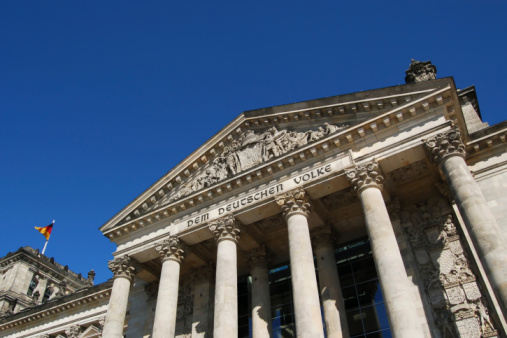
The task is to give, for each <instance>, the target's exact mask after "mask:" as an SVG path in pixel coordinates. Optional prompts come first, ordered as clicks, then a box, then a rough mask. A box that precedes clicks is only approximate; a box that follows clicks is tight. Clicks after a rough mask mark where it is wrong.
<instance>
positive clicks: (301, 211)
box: [275, 188, 310, 219]
mask: <svg viewBox="0 0 507 338" xmlns="http://www.w3.org/2000/svg"><path fill="white" fill-rule="evenodd" d="M275 200H276V203H277V204H278V205H279V206H280V207H281V209H282V212H283V217H285V219H288V218H289V217H291V216H292V215H303V216H305V217H308V215H309V214H310V203H308V198H307V196H306V193H305V191H304V189H303V188H298V189H295V190H292V191H289V192H287V193H285V194H283V195H281V196H277V197H275Z"/></svg>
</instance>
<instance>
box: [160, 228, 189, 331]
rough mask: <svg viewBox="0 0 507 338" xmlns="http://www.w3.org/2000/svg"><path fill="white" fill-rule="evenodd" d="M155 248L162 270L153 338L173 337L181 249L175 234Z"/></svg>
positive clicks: (181, 258) (181, 255) (181, 257)
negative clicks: (159, 257)
mask: <svg viewBox="0 0 507 338" xmlns="http://www.w3.org/2000/svg"><path fill="white" fill-rule="evenodd" d="M155 249H156V250H157V251H158V252H159V253H160V255H161V259H162V272H161V274H160V282H159V288H158V296H157V307H156V310H155V320H154V322H153V336H152V337H153V338H171V337H174V333H175V330H176V311H177V309H178V288H179V280H180V264H181V261H182V260H183V253H184V251H183V249H182V247H181V245H180V241H179V239H178V238H177V237H176V236H171V237H169V238H168V239H167V240H165V241H164V242H163V243H160V244H157V245H156V246H155Z"/></svg>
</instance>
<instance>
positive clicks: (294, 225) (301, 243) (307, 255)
mask: <svg viewBox="0 0 507 338" xmlns="http://www.w3.org/2000/svg"><path fill="white" fill-rule="evenodd" d="M276 201H277V203H278V205H280V206H281V208H282V211H283V214H284V217H285V219H286V221H287V227H288V232H289V254H290V266H291V279H292V294H293V297H292V298H293V303H294V312H295V317H296V332H297V336H298V337H312V338H313V337H324V328H323V326H322V316H321V313H320V303H319V291H318V288H317V277H316V276H315V265H314V263H313V252H312V244H311V240H310V231H309V229H308V219H307V217H308V214H309V204H308V201H307V198H306V196H305V192H304V191H303V190H302V189H298V190H295V191H291V192H289V193H286V194H284V195H282V196H279V197H277V199H276Z"/></svg>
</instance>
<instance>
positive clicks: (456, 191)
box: [103, 130, 507, 338]
mask: <svg viewBox="0 0 507 338" xmlns="http://www.w3.org/2000/svg"><path fill="white" fill-rule="evenodd" d="M424 144H425V147H426V149H427V151H428V154H429V155H430V158H431V160H432V161H434V162H435V163H436V164H437V165H438V166H439V168H440V169H441V171H442V172H443V174H444V176H445V179H446V181H447V182H448V184H449V186H450V189H451V192H452V194H453V197H454V199H455V200H456V203H457V205H458V208H459V210H460V212H461V214H462V216H463V219H464V220H465V223H466V226H467V227H468V230H469V231H470V233H471V235H472V238H473V240H474V244H475V245H476V248H477V249H478V251H479V256H480V258H481V261H482V263H483V264H484V265H485V267H486V271H487V272H488V274H489V276H491V279H492V284H493V287H494V288H495V291H496V292H497V294H498V295H499V298H500V299H501V300H502V301H503V302H504V304H507V264H505V262H506V261H507V250H506V249H505V246H504V242H503V241H502V235H501V233H500V230H499V227H498V224H497V223H496V220H495V219H494V217H493V215H492V214H491V211H490V210H489V208H488V207H487V204H486V201H485V199H484V196H483V195H482V193H481V192H480V189H479V187H478V185H477V183H476V182H475V180H474V179H473V177H472V175H471V173H470V171H469V169H468V166H467V165H466V162H465V160H464V146H463V143H462V142H461V139H460V136H459V132H458V131H457V130H451V131H450V132H447V133H443V134H439V135H437V136H436V137H434V138H433V139H430V140H425V141H424ZM345 174H346V177H347V179H348V180H349V182H350V184H351V185H352V187H353V189H354V190H355V191H356V193H357V195H358V197H359V199H360V202H361V205H362V209H363V213H364V220H365V224H366V228H367V231H368V235H369V238H370V242H371V246H372V252H373V258H374V261H375V265H376V268H377V272H378V277H379V281H380V285H381V289H382V293H383V297H384V302H385V307H386V310H387V315H388V319H389V323H390V327H391V332H392V334H393V336H394V337H411V338H417V337H422V336H423V334H422V332H421V330H420V329H419V324H418V318H417V314H416V312H415V308H414V307H413V300H412V294H411V291H410V285H409V282H408V278H407V275H406V271H405V267H404V264H403V260H402V257H401V254H400V251H399V248H398V245H397V242H396V237H395V234H394V230H393V227H392V224H391V221H390V218H389V215H388V212H387V208H386V205H385V202H384V199H383V196H382V182H383V176H382V174H381V172H380V168H379V165H378V163H376V162H370V163H366V164H362V165H357V166H355V167H354V168H351V169H349V170H346V172H345ZM276 202H277V204H278V205H279V206H280V207H281V210H282V212H283V216H284V218H285V220H286V222H287V228H288V235H289V254H290V263H291V278H292V290H293V302H294V312H295V320H296V331H297V336H298V337H324V330H323V325H322V318H321V305H320V302H319V292H320V295H321V299H322V309H323V312H324V319H325V325H326V331H327V336H328V337H347V336H348V328H347V320H346V317H345V311H344V305H343V297H342V295H341V289H340V283H339V279H338V273H337V269H336V261H335V258H334V248H333V246H332V242H331V240H330V235H331V234H330V229H329V228H327V229H326V228H323V229H320V230H319V231H317V232H316V233H315V234H314V236H313V241H314V248H315V255H316V256H317V265H318V273H319V282H320V290H319V287H318V286H317V278H316V275H315V266H314V251H312V238H311V237H310V232H309V227H308V215H309V210H310V209H309V203H308V199H307V196H306V195H305V192H304V190H303V189H297V190H294V191H291V192H288V193H286V194H284V195H282V196H278V197H276ZM209 229H210V230H211V231H212V232H213V234H214V236H215V239H216V241H217V262H216V287H215V309H214V332H213V333H214V337H237V334H238V313H237V310H238V298H237V248H236V246H237V242H238V240H239V235H240V230H239V228H238V226H237V224H236V221H235V219H234V217H233V216H232V215H230V216H227V217H225V218H222V219H219V220H217V221H214V222H212V223H211V224H209ZM157 250H158V251H159V252H160V253H161V255H162V260H163V264H162V273H161V278H160V289H159V294H158V298H157V307H156V312H155V322H154V327H153V337H154V338H160V337H173V336H174V331H175V326H176V309H177V295H178V284H179V270H180V263H181V261H182V259H183V248H182V246H181V244H180V243H179V240H178V238H176V237H175V236H173V237H171V238H169V239H168V240H166V241H164V243H162V244H159V245H157ZM251 257H252V258H251V259H250V264H251V265H250V266H251V275H252V325H253V335H254V337H256V338H257V337H270V336H271V317H270V311H271V306H270V301H269V276H268V273H269V269H268V266H267V264H268V262H267V259H266V254H265V252H263V251H262V249H259V250H257V251H256V252H254V253H253V255H252V256H251ZM131 263H132V262H131V261H130V259H129V258H128V257H127V256H124V257H122V258H118V259H116V260H114V261H111V262H110V265H109V266H110V268H111V270H112V271H113V273H114V276H115V277H114V278H115V279H114V284H113V290H112V294H111V301H110V303H109V307H108V313H107V317H106V322H105V326H104V334H103V336H104V337H114V338H116V337H118V338H119V337H121V336H122V331H123V324H124V320H125V313H126V308H127V299H128V293H129V288H130V284H131V281H132V278H133V274H134V272H135V266H134V265H132V264H131Z"/></svg>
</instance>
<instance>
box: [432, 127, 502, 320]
mask: <svg viewBox="0 0 507 338" xmlns="http://www.w3.org/2000/svg"><path fill="white" fill-rule="evenodd" d="M424 146H425V148H426V151H427V153H428V156H429V157H430V160H431V161H432V162H433V163H435V164H436V165H438V168H439V169H440V170H441V172H442V174H443V175H444V177H445V180H446V182H447V184H448V185H449V189H450V191H451V194H452V197H453V198H454V200H455V202H456V205H457V206H458V209H459V211H460V214H461V216H462V217H463V220H464V222H465V225H466V227H467V229H468V232H469V233H470V236H471V238H472V241H473V243H474V246H475V249H476V250H477V253H478V255H479V258H480V260H481V262H482V264H483V265H484V268H485V269H486V274H487V275H488V277H489V279H490V281H491V284H492V286H493V288H494V290H495V293H496V294H497V296H498V298H499V300H500V303H502V304H503V309H504V311H507V245H506V244H505V239H504V238H503V235H502V232H501V230H500V227H499V226H498V223H497V222H496V219H495V217H494V216H493V213H492V212H491V210H490V209H489V207H488V204H487V202H486V199H485V198H484V195H483V194H482V192H481V189H480V188H479V185H478V184H477V182H476V181H475V179H474V177H473V176H472V173H471V172H470V170H469V169H468V165H467V164H466V162H465V155H466V154H465V146H464V144H463V142H462V140H461V136H460V132H459V129H458V128H454V129H451V130H449V131H447V132H445V133H441V134H438V135H436V136H435V137H433V138H431V139H429V140H424Z"/></svg>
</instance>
